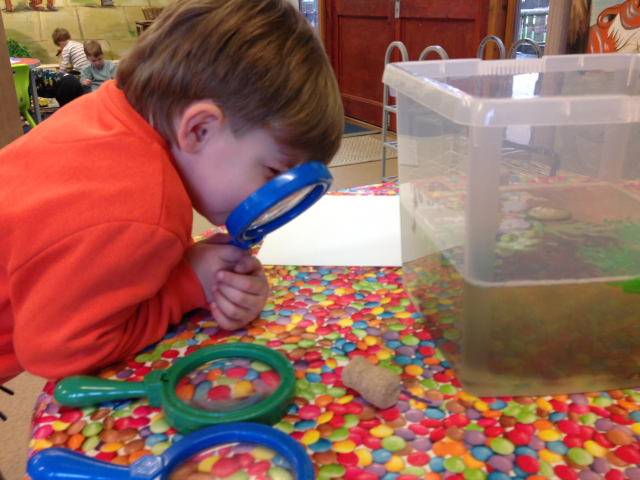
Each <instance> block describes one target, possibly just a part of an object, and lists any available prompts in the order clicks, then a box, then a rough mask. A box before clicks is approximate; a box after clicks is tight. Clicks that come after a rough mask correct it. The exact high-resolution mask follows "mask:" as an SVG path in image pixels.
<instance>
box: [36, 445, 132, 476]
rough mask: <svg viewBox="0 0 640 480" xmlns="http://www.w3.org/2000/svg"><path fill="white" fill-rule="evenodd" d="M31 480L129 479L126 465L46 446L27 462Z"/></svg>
mask: <svg viewBox="0 0 640 480" xmlns="http://www.w3.org/2000/svg"><path fill="white" fill-rule="evenodd" d="M27 473H28V474H29V477H31V479H32V480H129V478H130V475H129V473H130V471H129V468H128V467H125V466H122V465H114V464H112V463H107V462H103V461H101V460H96V459H95V458H91V457H87V456H85V455H83V454H81V453H78V452H74V451H72V450H68V449H66V448H47V449H45V450H41V451H39V452H38V453H36V454H35V455H34V456H33V457H31V460H29V463H28V464H27Z"/></svg>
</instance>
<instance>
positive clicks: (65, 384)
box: [53, 370, 166, 407]
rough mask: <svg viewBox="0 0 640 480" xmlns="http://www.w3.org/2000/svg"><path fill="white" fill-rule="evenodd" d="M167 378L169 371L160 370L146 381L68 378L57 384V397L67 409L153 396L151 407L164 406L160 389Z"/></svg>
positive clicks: (85, 377) (145, 379) (148, 376)
mask: <svg viewBox="0 0 640 480" xmlns="http://www.w3.org/2000/svg"><path fill="white" fill-rule="evenodd" d="M165 376H166V372H165V371H163V370H156V371H154V372H150V373H149V374H148V375H147V376H146V377H145V378H144V381H142V382H118V381H115V380H105V379H104V378H97V377H88V376H74V377H68V378H65V379H64V380H61V381H60V382H59V383H58V385H56V388H55V390H54V392H53V398H55V400H56V402H58V403H59V404H60V405H64V406H67V407H86V406H89V405H94V404H96V403H102V402H108V401H114V400H124V399H128V398H139V397H149V404H150V405H151V406H152V407H155V406H160V390H161V388H162V385H163V384H164V377H165ZM152 403H153V404H154V405H152Z"/></svg>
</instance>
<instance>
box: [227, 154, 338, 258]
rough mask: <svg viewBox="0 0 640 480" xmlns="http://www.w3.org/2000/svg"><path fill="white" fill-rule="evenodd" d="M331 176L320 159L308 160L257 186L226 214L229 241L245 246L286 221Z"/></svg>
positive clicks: (310, 200)
mask: <svg viewBox="0 0 640 480" xmlns="http://www.w3.org/2000/svg"><path fill="white" fill-rule="evenodd" d="M332 183H333V177H332V176H331V173H329V169H328V168H327V167H325V166H324V164H323V163H321V162H309V163H304V164H302V165H299V166H297V167H295V168H292V169H291V170H289V171H287V172H284V173H282V174H280V175H278V176H277V177H275V178H274V179H272V180H271V181H269V182H268V183H267V184H265V185H263V186H262V187H260V188H259V189H258V190H256V191H255V192H254V193H252V194H251V195H249V196H248V197H247V198H246V199H245V200H244V201H243V202H242V203H241V204H240V205H238V206H237V207H236V208H235V210H233V212H231V214H230V215H229V218H227V231H228V232H229V235H231V236H232V237H233V241H232V242H231V245H236V246H238V247H240V248H243V249H245V248H247V247H250V246H251V245H254V244H256V243H259V242H260V241H261V240H262V239H263V238H264V236H265V235H267V234H268V233H271V232H273V231H274V230H277V229H278V228H280V227H281V226H283V225H284V224H285V223H287V222H290V221H291V220H293V219H294V218H296V217H297V216H298V215H300V214H301V213H302V212H304V211H305V210H307V209H308V208H309V207H311V206H312V205H313V204H314V203H316V202H317V201H318V200H319V199H320V197H322V195H324V194H325V193H326V192H327V190H329V187H331V184H332Z"/></svg>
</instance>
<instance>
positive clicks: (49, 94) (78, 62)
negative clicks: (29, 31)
mask: <svg viewBox="0 0 640 480" xmlns="http://www.w3.org/2000/svg"><path fill="white" fill-rule="evenodd" d="M51 38H52V39H53V43H55V44H56V46H58V47H59V48H60V51H59V52H58V55H61V56H62V58H61V60H60V72H59V73H57V72H54V71H51V70H44V69H37V70H34V72H33V73H34V75H35V79H36V89H37V91H38V96H39V97H41V98H56V99H57V98H58V95H59V93H58V90H59V88H60V82H61V81H62V79H63V78H64V77H65V76H66V75H67V70H68V69H69V64H71V65H72V68H71V70H70V73H73V71H77V72H78V73H79V72H80V70H81V69H82V68H83V67H84V66H85V65H87V64H88V63H89V62H88V60H87V56H86V55H85V54H84V48H82V45H80V44H79V43H78V42H74V41H73V40H71V34H70V33H69V31H68V30H67V29H65V28H56V29H55V30H54V31H53V34H52V35H51ZM77 85H80V82H79V81H78V82H75V81H74V80H73V79H71V78H67V79H65V86H64V90H65V92H64V94H63V95H62V97H63V98H64V99H63V103H68V102H69V101H71V100H73V99H75V98H77V96H78V95H77V93H78V87H77ZM80 90H81V89H80ZM81 91H82V90H81ZM70 92H71V93H70ZM82 93H84V91H82ZM60 106H62V105H60Z"/></svg>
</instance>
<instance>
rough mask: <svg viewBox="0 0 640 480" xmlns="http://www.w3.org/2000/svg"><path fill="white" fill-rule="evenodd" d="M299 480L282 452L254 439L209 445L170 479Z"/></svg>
mask: <svg viewBox="0 0 640 480" xmlns="http://www.w3.org/2000/svg"><path fill="white" fill-rule="evenodd" d="M220 478H230V479H242V480H264V479H269V480H296V474H295V471H294V469H293V467H292V466H291V464H290V463H289V462H288V461H287V459H286V458H285V457H284V456H282V455H281V454H280V453H278V452H276V451H275V450H272V449H271V448H269V447H266V446H264V445H260V444H257V443H250V442H233V443H226V444H223V445H216V446H214V447H210V448H205V449H203V450H201V451H200V452H198V453H196V454H194V455H192V456H191V457H189V458H188V459H187V460H185V461H183V462H182V463H181V464H180V465H178V467H176V469H175V470H173V471H172V472H171V474H170V475H169V477H168V480H215V479H220Z"/></svg>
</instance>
